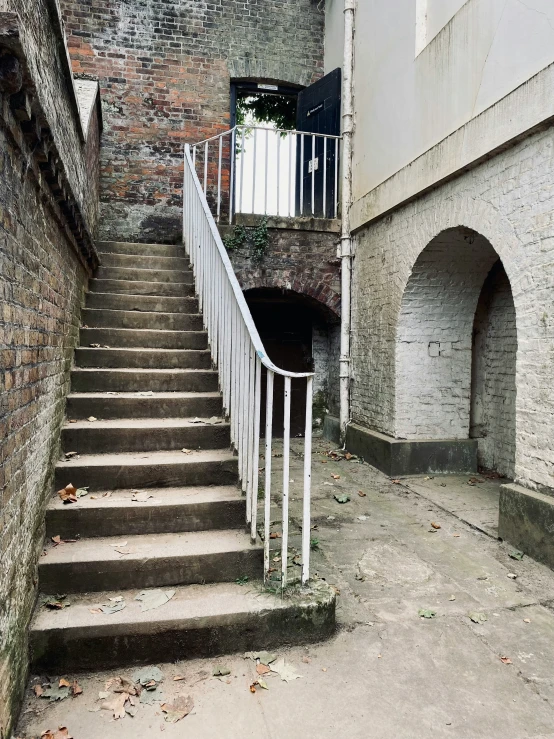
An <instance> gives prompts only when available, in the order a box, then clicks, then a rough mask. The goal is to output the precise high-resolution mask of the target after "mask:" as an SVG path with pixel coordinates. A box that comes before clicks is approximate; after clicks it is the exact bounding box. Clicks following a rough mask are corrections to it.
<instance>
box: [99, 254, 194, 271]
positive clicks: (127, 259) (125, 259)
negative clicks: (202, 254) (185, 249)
mask: <svg viewBox="0 0 554 739" xmlns="http://www.w3.org/2000/svg"><path fill="white" fill-rule="evenodd" d="M98 258H99V259H100V264H101V265H102V267H131V268H133V269H149V270H150V269H163V270H187V269H189V268H190V262H189V260H188V259H185V258H184V257H156V256H150V255H149V256H140V255H137V254H113V253H110V252H104V253H102V252H98Z"/></svg>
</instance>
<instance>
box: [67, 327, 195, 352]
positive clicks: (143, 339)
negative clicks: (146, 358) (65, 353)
mask: <svg viewBox="0 0 554 739" xmlns="http://www.w3.org/2000/svg"><path fill="white" fill-rule="evenodd" d="M79 337H80V344H81V347H83V348H87V347H88V346H90V344H100V345H101V346H112V347H121V348H124V349H133V348H142V347H148V348H149V349H207V348H208V334H207V333H206V332H205V331H148V330H144V329H143V330H142V331H141V330H139V329H136V330H133V329H129V328H125V329H117V328H82V329H81V331H80V334H79Z"/></svg>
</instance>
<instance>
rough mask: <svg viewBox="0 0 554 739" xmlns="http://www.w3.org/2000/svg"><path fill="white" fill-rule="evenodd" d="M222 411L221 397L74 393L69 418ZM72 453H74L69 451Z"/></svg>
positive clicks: (185, 415)
mask: <svg viewBox="0 0 554 739" xmlns="http://www.w3.org/2000/svg"><path fill="white" fill-rule="evenodd" d="M222 412H223V402H222V398H221V395H220V394H219V393H217V392H212V393H200V392H197V393H152V394H151V395H148V396H140V395H138V393H122V392H120V393H118V394H117V395H107V394H106V393H71V394H70V395H68V397H67V407H66V415H67V418H71V419H76V420H77V419H84V418H89V417H90V416H95V417H96V418H105V419H108V418H194V417H196V416H198V417H200V418H211V417H212V416H220V415H221V414H222ZM68 451H71V450H68Z"/></svg>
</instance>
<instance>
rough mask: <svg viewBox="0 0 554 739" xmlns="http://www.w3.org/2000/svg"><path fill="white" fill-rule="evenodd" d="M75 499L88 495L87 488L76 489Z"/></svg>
mask: <svg viewBox="0 0 554 739" xmlns="http://www.w3.org/2000/svg"><path fill="white" fill-rule="evenodd" d="M75 495H76V496H77V498H83V497H84V496H85V495H88V487H86V488H77V492H76V493H75Z"/></svg>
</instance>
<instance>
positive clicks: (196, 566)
mask: <svg viewBox="0 0 554 739" xmlns="http://www.w3.org/2000/svg"><path fill="white" fill-rule="evenodd" d="M65 546H69V545H67V544H66V545H65ZM68 554H69V552H68ZM262 568H263V551H262V550H260V549H245V550H244V551H240V552H236V551H233V552H217V553H213V554H200V555H189V556H178V557H163V556H162V557H159V558H157V557H156V556H155V554H154V553H152V554H150V555H149V556H146V555H145V557H144V559H143V560H140V561H139V562H137V560H136V559H135V558H133V559H130V558H128V557H125V556H122V557H121V559H119V560H113V561H110V562H95V561H93V562H72V561H70V560H69V559H68V561H67V562H63V563H56V564H48V563H44V562H42V563H39V581H40V588H41V590H42V591H43V592H45V593H61V592H64V593H90V592H94V591H102V590H119V591H121V590H126V589H133V588H137V589H138V588H160V587H168V586H170V585H194V584H202V583H212V582H233V581H234V580H236V579H237V578H239V577H243V576H244V575H246V576H248V577H249V578H252V579H254V578H255V577H258V576H259V574H260V572H262Z"/></svg>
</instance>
